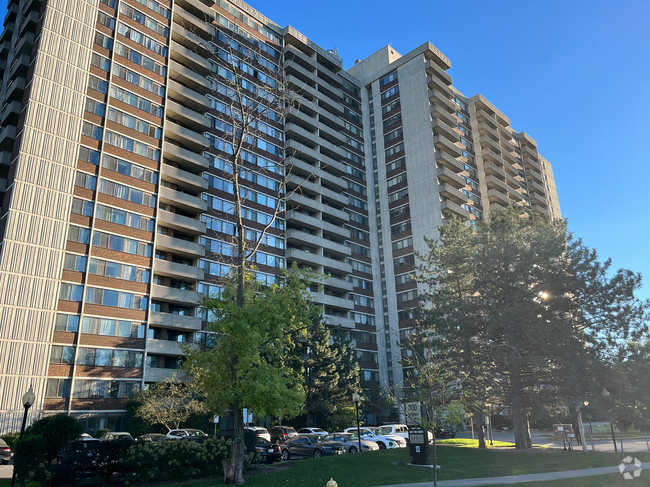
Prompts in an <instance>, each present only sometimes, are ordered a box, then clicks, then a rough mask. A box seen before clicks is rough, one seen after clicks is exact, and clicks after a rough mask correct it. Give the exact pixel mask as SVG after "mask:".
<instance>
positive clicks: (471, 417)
mask: <svg viewBox="0 0 650 487" xmlns="http://www.w3.org/2000/svg"><path fill="white" fill-rule="evenodd" d="M469 424H470V427H471V428H472V446H474V416H470V418H469Z"/></svg>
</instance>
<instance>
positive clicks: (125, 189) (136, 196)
mask: <svg viewBox="0 0 650 487" xmlns="http://www.w3.org/2000/svg"><path fill="white" fill-rule="evenodd" d="M99 192H100V193H103V194H107V195H109V196H113V197H115V198H119V199H121V200H125V201H130V202H131V203H136V204H138V205H144V206H148V207H150V208H154V207H155V206H156V197H155V196H154V195H152V194H149V193H145V192H144V191H140V190H139V189H135V188H131V187H129V186H124V185H123V184H119V183H114V182H113V181H108V180H106V179H100V180H99Z"/></svg>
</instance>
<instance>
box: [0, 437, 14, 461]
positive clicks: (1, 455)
mask: <svg viewBox="0 0 650 487" xmlns="http://www.w3.org/2000/svg"><path fill="white" fill-rule="evenodd" d="M13 456H14V454H13V452H12V451H11V448H9V445H7V442H6V441H5V440H2V439H0V459H1V460H2V464H3V465H7V464H8V463H9V460H11V457H13Z"/></svg>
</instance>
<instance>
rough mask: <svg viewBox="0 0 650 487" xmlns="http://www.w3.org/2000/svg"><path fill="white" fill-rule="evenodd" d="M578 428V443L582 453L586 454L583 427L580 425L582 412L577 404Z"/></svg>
mask: <svg viewBox="0 0 650 487" xmlns="http://www.w3.org/2000/svg"><path fill="white" fill-rule="evenodd" d="M578 428H580V442H581V443H582V451H583V452H585V453H587V443H586V442H585V427H584V425H583V424H582V412H581V411H580V403H578Z"/></svg>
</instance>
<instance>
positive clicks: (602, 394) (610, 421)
mask: <svg viewBox="0 0 650 487" xmlns="http://www.w3.org/2000/svg"><path fill="white" fill-rule="evenodd" d="M600 395H601V396H603V397H609V396H610V394H609V391H608V390H607V389H605V388H604V387H603V390H602V391H601V393H600ZM609 427H610V429H611V430H612V443H614V452H615V453H616V452H618V447H617V446H616V435H615V434H614V423H613V422H612V414H611V413H609Z"/></svg>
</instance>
